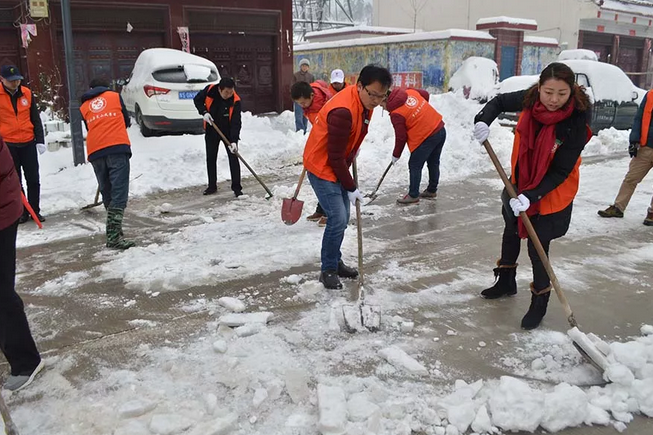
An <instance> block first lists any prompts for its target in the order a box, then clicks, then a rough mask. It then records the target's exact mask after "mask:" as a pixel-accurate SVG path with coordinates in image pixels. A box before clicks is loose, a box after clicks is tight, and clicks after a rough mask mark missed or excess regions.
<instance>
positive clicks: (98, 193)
mask: <svg viewBox="0 0 653 435" xmlns="http://www.w3.org/2000/svg"><path fill="white" fill-rule="evenodd" d="M98 205H102V201H100V186H98V187H97V190H96V191H95V200H94V201H93V202H92V203H91V204H86V205H85V206H84V207H82V208H80V210H82V211H83V210H89V209H91V208H93V207H97V206H98Z"/></svg>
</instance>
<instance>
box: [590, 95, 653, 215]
mask: <svg viewBox="0 0 653 435" xmlns="http://www.w3.org/2000/svg"><path fill="white" fill-rule="evenodd" d="M652 112H653V90H650V91H648V92H647V93H646V95H645V96H644V98H643V99H642V103H641V104H640V105H639V109H638V110H637V114H636V115H635V120H634V121H633V128H632V130H631V131H630V146H629V147H628V153H629V154H630V157H631V160H630V166H629V167H628V172H627V173H626V177H625V178H624V181H623V182H622V183H621V187H620V188H619V193H618V194H617V198H616V199H615V200H614V204H613V205H611V206H610V207H608V208H606V209H605V210H599V216H601V217H605V218H611V217H616V218H622V217H624V212H625V211H626V207H628V203H629V202H630V198H631V197H632V196H633V193H635V188H636V187H637V185H638V184H639V183H640V182H641V181H642V180H643V179H644V177H646V174H648V172H649V171H650V170H651V168H653V128H651V122H652V121H653V116H651V114H652ZM643 223H644V225H647V226H653V198H651V204H650V205H649V207H648V210H647V213H646V218H644V222H643Z"/></svg>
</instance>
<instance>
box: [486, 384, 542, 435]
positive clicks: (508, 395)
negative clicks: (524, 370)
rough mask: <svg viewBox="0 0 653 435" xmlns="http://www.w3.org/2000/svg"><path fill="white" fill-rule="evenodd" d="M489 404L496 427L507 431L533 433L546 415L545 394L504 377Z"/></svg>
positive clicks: (491, 396)
mask: <svg viewBox="0 0 653 435" xmlns="http://www.w3.org/2000/svg"><path fill="white" fill-rule="evenodd" d="M488 404H489V408H490V413H491V414H492V424H493V425H494V426H498V427H500V428H502V429H503V430H505V431H520V430H523V431H527V432H533V431H535V429H537V427H538V426H539V425H540V422H541V421H542V416H543V414H544V411H543V410H544V393H542V392H541V391H538V390H533V389H532V388H531V387H529V386H528V384H526V383H525V382H523V381H520V380H519V379H515V378H512V377H510V376H502V377H501V381H500V383H499V387H498V388H496V389H495V390H494V391H493V392H492V394H491V395H490V398H489V400H488Z"/></svg>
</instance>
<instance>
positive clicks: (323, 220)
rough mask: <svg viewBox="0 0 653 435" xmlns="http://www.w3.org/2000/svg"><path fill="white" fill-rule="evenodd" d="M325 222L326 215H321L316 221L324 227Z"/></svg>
mask: <svg viewBox="0 0 653 435" xmlns="http://www.w3.org/2000/svg"><path fill="white" fill-rule="evenodd" d="M326 223H327V217H326V216H322V217H321V218H320V220H319V221H317V225H318V226H320V227H326Z"/></svg>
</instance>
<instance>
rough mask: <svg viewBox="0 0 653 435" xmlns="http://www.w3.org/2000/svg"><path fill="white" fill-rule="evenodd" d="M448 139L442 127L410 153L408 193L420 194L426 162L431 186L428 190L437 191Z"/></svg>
mask: <svg viewBox="0 0 653 435" xmlns="http://www.w3.org/2000/svg"><path fill="white" fill-rule="evenodd" d="M446 139H447V132H446V131H445V129H444V127H442V128H441V129H440V131H438V132H437V133H435V134H432V135H431V136H429V137H428V138H426V140H425V141H424V142H422V144H421V145H420V146H418V147H417V148H416V149H415V151H413V153H412V154H411V155H410V160H408V169H409V170H410V188H409V189H408V194H409V195H410V196H412V197H413V198H417V197H418V196H419V184H420V182H421V181H422V168H423V167H424V163H426V164H427V165H428V168H429V187H427V188H426V190H428V191H429V192H431V193H435V192H437V190H438V183H439V182H440V155H441V154H442V147H443V146H444V141H445V140H446Z"/></svg>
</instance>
